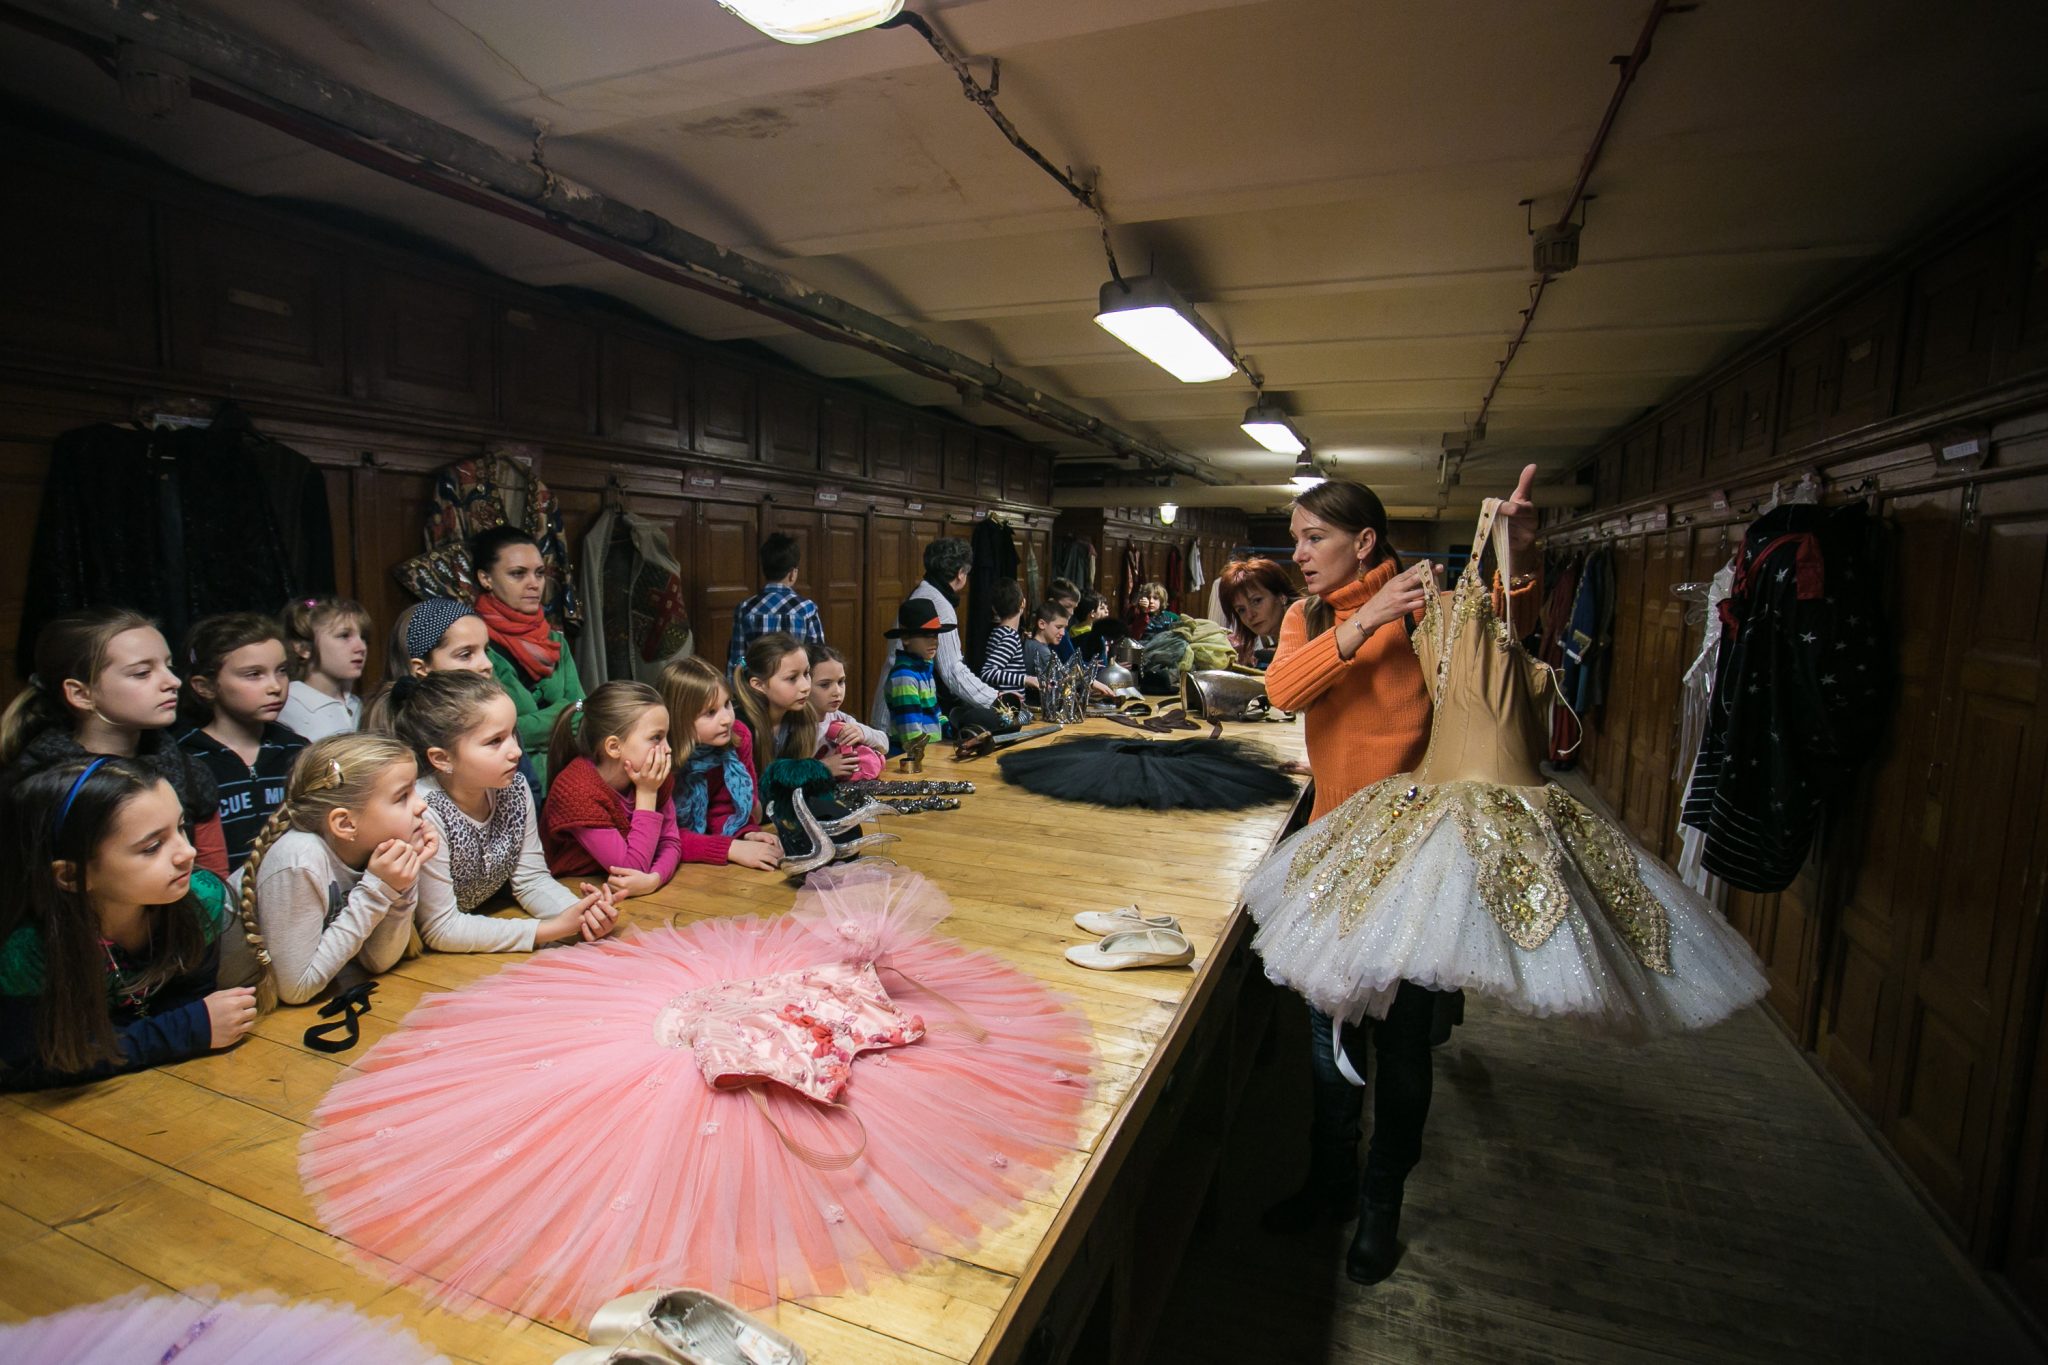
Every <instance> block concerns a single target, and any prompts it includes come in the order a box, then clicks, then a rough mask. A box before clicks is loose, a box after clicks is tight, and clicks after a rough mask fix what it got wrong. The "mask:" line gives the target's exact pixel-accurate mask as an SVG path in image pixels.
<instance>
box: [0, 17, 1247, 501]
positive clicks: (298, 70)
mask: <svg viewBox="0 0 2048 1365" xmlns="http://www.w3.org/2000/svg"><path fill="white" fill-rule="evenodd" d="M30 8H31V9H32V11H33V12H32V13H22V12H21V8H20V7H19V6H9V7H8V8H6V9H4V10H0V15H5V16H6V17H8V18H9V19H10V20H11V21H13V22H15V23H16V24H17V26H19V27H22V28H25V29H27V30H29V31H30V32H34V33H38V34H40V35H41V36H44V37H46V38H52V39H54V40H56V41H60V42H66V43H67V45H69V46H72V47H74V48H78V49H79V50H81V51H84V52H85V53H86V54H87V55H88V56H90V57H92V58H93V59H94V60H95V61H96V62H98V63H99V64H100V65H101V66H102V68H103V69H107V70H108V71H109V73H110V74H111V70H112V61H113V55H114V54H113V50H112V49H111V48H108V47H105V46H101V45H98V44H95V43H94V42H93V38H94V37H95V36H111V37H113V38H115V39H119V40H122V41H126V42H132V43H137V44H140V45H142V46H144V47H147V48H150V49H151V50H153V51H156V52H161V53H164V54H166V55H168V56H170V57H173V58H175V59H177V60H178V61H181V62H183V63H185V64H186V65H187V66H188V67H190V68H191V70H192V72H193V79H192V95H193V97H194V98H197V99H204V100H207V101H208V102H209V103H212V104H216V105H218V106H220V107H222V108H226V109H230V110H233V111H234V112H236V113H240V114H243V115H245V116H247V117H251V118H256V119H259V120H260V121H262V122H264V123H266V124H268V125H270V126H271V127H274V128H277V129H279V130H280V131H282V132H286V133H289V134H290V135H292V136H294V137H297V138H299V139H300V140H302V141H305V142H307V143H310V144H311V145H314V146H317V147H321V148H323V149H325V150H327V151H330V152H333V153H335V154H336V155H339V156H343V157H346V158H348V159H349V160H351V161H355V162H357V163H358V164H361V165H364V166H367V167H369V168H370V169H372V170H375V171H378V172H380V173H382V174H385V175H392V176H395V177H396V178H399V179H402V180H405V181H407V182H408V183H411V184H415V185H419V186H421V187H423V188H426V189H429V190H432V191H434V192H435V193H438V194H442V195H444V196H446V197H448V198H452V199H456V200H459V201H461V202H463V203H467V204H470V205H472V206H473V207H478V208H483V209H485V210H487V211H490V212H494V213H497V214H498V215H499V216H501V217H506V218H510V219H512V220H513V221H516V222H521V223H523V224H524V225H526V226H528V227H532V228H535V229H537V230H540V231H544V232H548V233H550V235H553V236H556V237H560V238H562V239H564V240H567V241H571V242H575V243H576V244H578V245H579V246H582V247H584V248H585V249H587V250H591V251H594V252H596V253H597V254H599V255H602V256H604V257H606V258H607V259H610V260H614V261H617V262H618V263H620V264H623V265H627V266H629V267H631V268H633V269H635V270H638V271H640V272H641V273H643V274H647V275H650V276H652V277H654V278H656V279H660V280H663V281H665V282H667V283H670V284H676V285H680V286H682V287H684V288H689V289H694V290H697V291H698V292H701V293H706V294H709V295H711V296H713V297H716V298H719V299H722V300H724V301H726V302H728V303H733V304H737V305H739V306H741V307H744V308H749V309H751V310H753V311H755V312H759V313H762V314H764V315H766V316H769V317H773V318H776V319H777V320H778V321H781V322H784V323H787V324H789V325H791V326H794V327H796V328H798V329H799V330H801V331H805V332H808V333H810V334H811V335H814V336H819V337H823V338H826V339H828V340H832V341H836V342H840V343H843V344H846V345H852V346H857V347H860V348H861V349H863V350H867V351H870V352H872V353H873V354H876V355H879V356H881V357H883V358H885V359H887V360H889V361H891V362H892V363H894V364H897V365H900V366H902V367H903V368H905V369H907V370H910V371H911V372H913V373H916V374H920V375H924V376H927V377H930V378H934V379H939V380H942V381H944V382H946V383H949V384H952V385H954V386H955V387H957V388H959V389H961V391H962V392H963V393H964V392H972V391H979V392H980V394H981V395H982V396H983V397H984V398H986V399H987V400H988V401H989V402H990V403H991V404H993V405H995V406H998V407H1001V408H1003V409H1004V410H1006V411H1008V412H1012V413H1014V414H1016V415H1017V416H1019V417H1022V418H1025V419H1026V420H1028V421H1031V422H1034V423H1037V424H1038V425H1040V426H1044V427H1046V428H1049V429H1050V430H1053V431H1057V432H1059V433H1061V434H1062V435H1066V436H1071V437H1074V438H1077V439H1080V440H1084V441H1088V442H1090V443H1092V444H1096V445H1100V446H1102V447H1104V448H1105V449H1108V450H1111V451H1115V452H1116V453H1118V454H1120V455H1128V456H1132V457H1135V458H1136V459H1138V460H1139V461H1141V462H1142V463H1144V464H1147V465H1156V466H1163V467H1165V468H1167V469H1171V470H1175V471H1177V472H1179V473H1184V474H1190V475H1193V476H1194V477H1197V478H1201V479H1205V480H1206V479H1213V478H1214V477H1216V476H1215V473H1214V471H1212V470H1211V469H1210V468H1209V467H1208V466H1207V465H1206V464H1204V463H1203V462H1201V461H1199V460H1197V459H1195V458H1194V457H1192V456H1190V455H1188V454H1187V453H1186V452H1184V451H1181V450H1178V449H1176V448H1174V447H1172V446H1169V445H1165V444H1162V443H1160V442H1157V441H1152V440H1148V439H1146V438H1144V437H1141V436H1136V435H1133V434H1131V433H1129V432H1126V431H1123V430H1121V429H1120V428H1117V427H1115V426H1112V425H1110V424H1109V423H1107V422H1104V421H1102V420H1101V419H1100V418H1098V417H1093V416H1090V415H1089V414H1088V413H1085V412H1082V411H1081V410H1080V409H1078V408H1075V407H1073V406H1071V405H1070V404H1067V403H1065V402H1062V401H1061V400H1059V399H1057V398H1054V397H1052V396H1051V395H1049V394H1046V393H1043V392H1041V391H1040V390H1038V389H1035V388H1033V387H1031V386H1030V385H1027V384H1024V383H1022V382H1020V381H1018V380H1016V379H1014V378H1012V377H1010V376H1009V375H1006V374H1004V373H1003V372H1002V371H1001V370H999V369H997V368H996V367H995V366H993V365H989V364H986V363H984V362H982V361H978V360H976V359H974V358H973V357H972V356H969V355H966V354H963V353H962V352H959V351H956V350H954V349H952V348H951V347H949V346H945V345H942V344H940V343H939V342H936V341H933V340H932V339H931V338H929V337H926V336H924V335H922V334H921V333H918V332H915V331H913V330H911V329H910V328H907V327H904V326H901V325H899V324H897V323H893V322H890V321H889V320H888V319H887V318H884V317H882V316H881V315H880V314H877V313H874V312H870V311H869V310H867V309H865V308H862V307H860V306H859V305H857V304H854V303H850V302H848V301H847V300H845V299H842V298H839V297H837V296H836V295H832V294H827V293H824V292H822V291H820V290H817V289H813V288H811V287H810V286H809V285H806V284H804V283H803V282H802V281H801V280H798V279H796V278H795V277H793V276H791V275H787V274H785V273H783V272H782V271H780V270H776V269H774V268H773V267H771V266H768V265H764V264H762V263H761V262H759V261H756V260H753V259H752V258H750V257H747V256H743V255H741V254H740V253H738V252H735V251H729V250H727V249H726V248H724V247H721V246H719V245H718V244H717V243H715V242H713V241H711V240H709V239H708V238H705V237H700V236H698V235H697V234H695V233H693V232H690V231H689V230H687V229H685V228H682V227H678V226H677V225H676V224H674V223H672V222H669V221H668V220H667V219H665V218H663V217H661V216H660V215H659V214H656V213H652V212H650V211H648V210H646V209H642V208H638V207H636V206H634V205H632V204H628V203H625V202H624V201H622V200H618V199H614V198H611V197H610V196H607V195H604V194H601V193H599V192H598V191H596V190H594V189H591V188H589V187H588V186H585V185H579V184H577V183H575V182H574V181H571V180H567V179H565V178H563V177H562V176H560V175H558V174H556V173H555V172H553V171H551V170H549V169H548V168H547V167H546V166H545V165H543V164H540V163H539V162H537V161H517V160H514V159H513V158H511V157H509V156H507V155H505V154H504V153H503V152H500V151H498V150H497V149H496V148H495V147H492V146H490V145H489V144H488V143H485V142H482V141H480V140H478V139H476V138H473V137H471V136H469V135H468V134H467V133H463V132H460V131H458V130H457V129H454V128H451V127H449V126H447V125H446V124H443V123H437V122H435V121H434V120H432V119H429V118H426V117H424V116H423V115H420V114H417V113H414V112H413V111H412V110H410V109H407V108H405V107H404V106H402V105H398V104H394V103H392V102H391V101H389V100H386V99H383V98H382V97H380V96H377V95H373V94H370V93H369V92H367V91H365V90H360V89H358V88H356V87H354V86H351V85H348V84H346V83H344V82H341V81H336V80H332V79H329V78H328V77H325V76H322V75H320V74H318V73H317V72H314V71H312V70H309V69H307V68H305V67H302V66H299V65H297V64H295V63H293V62H290V61H287V60H286V59H284V58H283V57H280V56H278V55H277V54H275V53H271V52H267V51H265V50H263V49H261V48H258V47H254V46H251V45H249V44H247V43H245V42H243V41H242V40H240V39H239V38H237V37H236V36H235V35H233V34H232V33H229V32H227V31H226V30H224V29H220V28H217V27H215V26H214V25H212V24H209V23H206V22H204V21H203V20H199V19H196V18H194V17H192V16H190V15H187V14H185V13H183V12H182V11H180V10H178V9H176V8H175V7H173V6H170V5H165V4H151V5H146V6H145V5H138V4H134V3H131V2H130V0H33V3H32V6H31V7H30ZM37 15H55V16H59V17H60V18H61V19H62V20H63V21H64V23H63V24H61V25H58V26H57V29H56V31H52V27H51V25H50V24H49V23H47V22H46V21H39V20H38V17H37ZM73 26H75V27H73ZM80 40H83V41H80ZM207 76H210V77H212V78H214V80H216V81H220V82H224V83H225V84H224V85H215V84H213V83H212V82H210V81H208V80H206V79H204V77H207ZM244 91H246V92H248V95H245V94H243V93H241V92H244ZM249 95H253V96H256V97H257V98H254V99H252V98H249ZM507 201H511V202H507Z"/></svg>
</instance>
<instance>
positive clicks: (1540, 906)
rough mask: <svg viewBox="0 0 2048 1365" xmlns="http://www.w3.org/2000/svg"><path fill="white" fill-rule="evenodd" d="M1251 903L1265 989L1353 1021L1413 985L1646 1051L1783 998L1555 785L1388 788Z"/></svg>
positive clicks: (1661, 876) (1703, 912)
mask: <svg viewBox="0 0 2048 1365" xmlns="http://www.w3.org/2000/svg"><path fill="white" fill-rule="evenodd" d="M1244 899H1245V905H1246V907H1247V909H1248V910H1249V911H1250V913H1251V915H1252V917H1253V919H1254V920H1255V921H1257V923H1258V925H1259V930H1258V933H1257V935H1256V936H1255V937H1254V938H1253V940H1252V947H1253V949H1254V950H1255V951H1256V952H1258V954H1259V955H1260V956H1261V957H1262V958H1263V959H1264V961H1265V964H1266V974H1267V976H1269V977H1270V978H1271V979H1272V980H1274V981H1275V982H1277V983H1279V984H1281V985H1283V986H1286V987H1288V988H1290V989H1292V990H1294V991H1297V992H1299V993H1300V994H1301V995H1303V996H1304V997H1306V998H1307V1000H1308V1002H1309V1003H1310V1004H1312V1005H1314V1006H1315V1007H1316V1008H1317V1009H1319V1010H1321V1011H1323V1012H1324V1013H1326V1014H1329V1015H1331V1016H1333V1017H1338V1018H1343V1019H1347V1020H1351V1021H1353V1022H1356V1021H1358V1020H1359V1019H1362V1018H1363V1017H1365V1016H1366V1015H1367V1014H1372V1015H1375V1016H1381V1015H1384V1014H1385V1012H1386V1008H1387V1006H1388V1004H1389V1003H1391V1001H1392V999H1393V994H1394V991H1395V989H1396V988H1397V987H1398V986H1399V985H1400V983H1401V982H1403V981H1414V982H1417V983H1419V984H1421V985H1424V986H1429V987H1431V988H1433V989H1437V990H1454V989H1462V990H1468V991H1472V992H1475V993H1477V994H1481V995H1488V996H1493V997H1495V998H1497V999H1500V1000H1503V1001H1505V1002H1506V1003H1507V1004H1509V1005H1511V1006H1513V1007H1514V1008H1516V1009H1519V1010H1522V1011H1524V1012H1526V1013H1529V1014H1535V1015H1554V1016H1576V1017H1580V1018H1584V1019H1587V1020H1589V1021H1592V1022H1594V1023H1596V1024H1598V1025H1599V1026H1601V1027H1602V1028H1604V1029H1608V1030H1611V1031H1614V1032H1617V1033H1622V1034H1631V1035H1644V1034H1655V1033H1664V1032H1671V1031H1674V1030H1680V1029H1697V1028H1705V1027H1706V1026H1708V1025H1710V1024H1714V1023H1718V1022H1719V1021H1720V1020H1722V1019H1725V1018H1726V1017H1728V1015H1730V1014H1732V1013H1734V1012H1735V1011H1736V1010H1738V1009H1741V1008H1742V1007H1744V1006H1745V1005H1748V1004H1751V1003H1752V1002H1754V1001H1756V1000H1757V999H1759V998H1761V997H1762V996H1763V994H1764V992H1765V990H1766V989H1767V983H1766V981H1765V980H1764V975H1763V971H1762V969H1761V967H1760V966H1759V964H1758V963H1757V960H1756V956H1755V954H1754V953H1752V952H1751V951H1750V949H1749V945H1748V944H1747V943H1746V942H1744V941H1743V939H1742V937H1741V935H1739V934H1738V933H1736V932H1735V930H1734V928H1733V927H1731V926H1730V925H1729V924H1728V922H1727V921H1726V920H1724V919H1722V918H1721V916H1720V915H1718V914H1716V913H1715V912H1714V910H1713V909H1712V907H1710V906H1709V905H1708V904H1707V903H1706V902H1705V901H1704V900H1702V899H1701V898H1700V897H1699V896H1698V895H1697V894H1695V893H1694V892H1692V891H1691V890H1689V889H1688V888H1687V887H1686V886H1684V885H1683V884H1682V883H1681V882H1679V881H1678V880H1677V879H1676V878H1675V877H1673V876H1672V875H1671V874H1670V873H1669V872H1667V871H1665V870H1664V869H1663V868H1662V867H1661V866H1660V865H1658V864H1657V863H1656V862H1655V861H1654V860H1653V859H1651V858H1649V857H1648V856H1647V855H1645V854H1644V853H1642V851H1641V850H1639V849H1638V848H1636V846H1635V845H1634V844H1633V843H1632V842H1630V841H1629V840H1628V838H1627V836H1626V835H1624V834H1622V833H1621V832H1620V831H1619V830H1617V829H1615V828H1614V827H1613V826H1612V825H1610V824H1608V823H1607V822H1606V821H1604V820H1601V819H1600V817H1598V816H1597V815H1595V814H1593V812H1592V811H1590V810H1588V809H1587V808H1586V807H1585V806H1584V805H1582V804H1581V803H1579V802H1578V801H1577V800H1576V799H1574V798H1573V797H1572V796H1571V795H1570V793H1568V792H1566V791H1564V790H1563V789H1562V788H1559V787H1554V786H1543V787H1500V786H1493V785H1490V784H1485V783H1476V782H1452V783H1445V784H1441V785H1437V786H1419V785H1417V784H1415V783H1414V782H1413V781H1412V779H1410V778H1409V777H1408V776H1406V775H1405V774H1404V775H1402V776H1399V777H1395V778H1390V779H1388V780H1387V781H1385V782H1381V783H1378V784H1376V785H1374V786H1372V787H1368V788H1366V789H1365V790H1364V791H1361V792H1359V793H1358V794H1357V795H1355V796H1353V797H1352V798H1351V799H1350V800H1348V801H1346V802H1345V803H1344V805H1342V806H1340V807H1338V808H1337V809H1336V810H1334V811H1332V812H1331V813H1330V814H1328V815H1326V816H1324V817H1323V818H1322V819H1321V820H1318V821H1316V822H1315V823H1314V824H1312V825H1309V826H1308V827H1307V828H1306V829H1303V830H1301V831H1300V832H1299V833H1297V834H1295V835H1293V836H1292V837H1291V838H1289V839H1288V840H1287V841H1286V842H1284V843H1282V844H1281V845H1280V847H1279V848H1278V849H1276V850H1275V851H1274V853H1273V854H1272V856H1271V857H1270V858H1268V859H1267V860H1266V861H1265V862H1264V863H1263V864H1261V865H1260V866H1259V867H1258V868H1257V869H1256V870H1255V871H1254V872H1253V873H1252V875H1251V877H1250V879H1249V880H1248V881H1247V883H1246V885H1245V891H1244Z"/></svg>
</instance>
